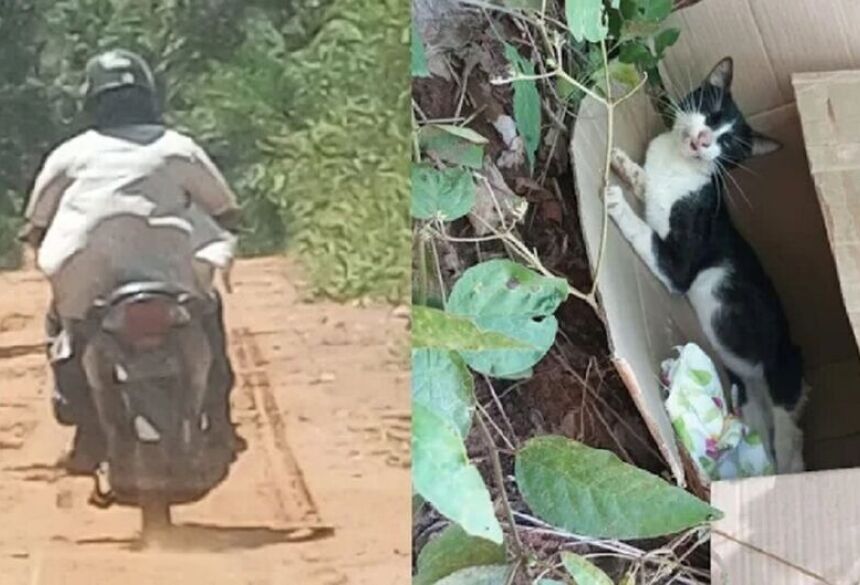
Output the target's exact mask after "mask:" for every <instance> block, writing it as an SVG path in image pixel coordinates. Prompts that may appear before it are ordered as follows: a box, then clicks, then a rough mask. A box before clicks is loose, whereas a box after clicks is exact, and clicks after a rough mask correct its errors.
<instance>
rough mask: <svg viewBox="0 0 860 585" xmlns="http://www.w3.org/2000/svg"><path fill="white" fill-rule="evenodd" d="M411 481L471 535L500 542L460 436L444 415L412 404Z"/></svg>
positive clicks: (482, 487) (484, 492)
mask: <svg viewBox="0 0 860 585" xmlns="http://www.w3.org/2000/svg"><path fill="white" fill-rule="evenodd" d="M412 483H413V485H414V486H415V489H416V491H417V492H418V493H419V494H421V496H422V497H423V498H424V499H426V500H427V501H428V502H430V503H431V504H433V506H434V507H435V508H436V509H437V510H438V511H439V513H441V514H443V515H444V516H446V517H447V518H450V519H451V520H453V521H454V522H456V523H457V524H459V525H460V526H462V527H463V530H465V531H466V532H467V533H469V534H471V535H472V536H478V537H481V538H486V539H487V540H490V541H492V542H495V543H501V542H502V528H501V527H500V526H499V521H498V520H497V519H496V515H495V513H494V511H493V502H492V501H491V500H490V493H489V492H488V491H487V487H486V486H485V485H484V480H483V479H481V474H480V473H479V472H478V470H477V468H476V467H475V466H474V465H471V464H470V463H469V460H468V458H467V456H466V449H465V447H464V446H463V439H462V438H461V437H460V435H459V434H458V433H457V430H456V429H455V428H454V427H453V426H451V425H450V424H449V423H448V422H446V421H445V420H444V419H442V418H440V417H439V416H437V415H436V414H434V413H433V412H432V411H431V410H429V409H428V408H426V407H424V406H423V405H421V404H413V405H412Z"/></svg>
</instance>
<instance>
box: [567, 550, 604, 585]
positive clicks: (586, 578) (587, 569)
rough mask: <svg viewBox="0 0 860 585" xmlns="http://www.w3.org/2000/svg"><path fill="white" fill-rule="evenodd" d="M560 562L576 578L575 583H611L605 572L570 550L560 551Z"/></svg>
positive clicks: (589, 584)
mask: <svg viewBox="0 0 860 585" xmlns="http://www.w3.org/2000/svg"><path fill="white" fill-rule="evenodd" d="M561 562H562V563H564V568H565V569H567V572H568V573H570V574H571V576H572V577H573V578H574V579H575V580H576V585H613V583H612V579H610V578H609V577H608V576H607V575H606V573H604V572H603V571H601V570H600V569H598V568H597V567H595V566H594V565H592V564H591V563H590V562H588V560H587V559H585V557H581V556H579V555H577V554H574V553H572V552H566V551H565V552H562V553H561Z"/></svg>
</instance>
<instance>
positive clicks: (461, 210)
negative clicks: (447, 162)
mask: <svg viewBox="0 0 860 585" xmlns="http://www.w3.org/2000/svg"><path fill="white" fill-rule="evenodd" d="M474 204H475V183H474V181H472V174H471V173H470V172H469V171H468V170H466V169H459V168H456V169H444V170H441V171H440V170H437V169H434V168H433V167H431V166H430V165H425V164H413V165H412V217H416V218H418V219H432V218H436V217H439V218H441V219H443V220H445V221H451V220H454V219H457V218H460V217H463V216H464V215H466V214H467V213H469V211H471V210H472V206H473V205H474Z"/></svg>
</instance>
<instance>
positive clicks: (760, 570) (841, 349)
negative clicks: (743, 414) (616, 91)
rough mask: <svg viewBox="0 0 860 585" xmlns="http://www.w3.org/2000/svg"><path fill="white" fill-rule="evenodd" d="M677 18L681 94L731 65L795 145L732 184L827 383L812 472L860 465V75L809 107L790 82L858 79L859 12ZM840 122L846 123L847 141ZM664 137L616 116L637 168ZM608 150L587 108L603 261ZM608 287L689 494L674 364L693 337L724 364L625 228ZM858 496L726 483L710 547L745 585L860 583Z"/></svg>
mask: <svg viewBox="0 0 860 585" xmlns="http://www.w3.org/2000/svg"><path fill="white" fill-rule="evenodd" d="M673 19H674V21H675V22H674V24H675V25H676V26H678V27H679V28H680V29H681V37H680V40H679V42H678V44H677V45H676V46H675V47H673V48H672V49H671V50H670V51H669V54H668V55H667V58H666V60H665V62H664V64H663V71H664V78H665V79H666V80H667V81H668V83H669V85H670V89H672V90H673V93H674V94H675V95H677V96H681V95H683V94H684V93H686V90H688V89H690V88H691V87H693V86H695V85H698V83H699V82H700V81H701V80H702V79H703V78H704V76H705V75H706V74H707V72H708V71H709V70H710V69H711V67H712V66H713V65H714V64H715V63H717V61H719V59H721V58H722V57H724V56H727V55H730V56H732V57H734V60H735V71H734V82H733V86H732V89H733V95H734V97H735V100H736V101H737V102H738V104H739V105H740V107H741V109H742V110H743V111H744V113H745V115H746V117H747V119H748V121H749V122H750V124H751V125H752V126H753V127H754V128H756V129H757V130H759V131H761V132H763V133H765V134H768V135H770V136H773V137H774V138H777V139H778V140H780V141H782V142H783V144H784V148H783V149H782V150H781V151H780V152H778V153H776V154H773V155H770V156H768V157H764V158H761V159H756V160H751V161H748V162H747V163H745V164H746V166H747V167H749V170H748V171H747V170H737V171H735V172H734V173H733V178H734V179H735V180H736V181H737V184H738V185H737V188H733V193H732V196H731V202H730V207H731V211H732V216H733V218H734V220H735V224H736V225H737V226H738V228H739V229H740V231H741V232H742V233H743V234H744V236H745V237H746V238H747V239H748V240H749V241H750V243H751V244H752V245H753V246H754V248H755V249H756V251H757V252H758V254H759V257H760V258H761V260H762V263H763V264H764V266H765V268H766V270H767V272H768V274H769V275H770V276H771V279H772V280H773V281H774V284H775V286H776V288H777V290H778V292H779V293H780V296H781V298H782V301H783V304H784V306H785V308H786V312H787V314H788V318H789V321H790V323H791V329H792V336H793V338H794V340H795V341H796V342H797V343H798V344H799V345H801V347H802V350H803V355H804V360H805V363H806V372H805V375H806V379H807V380H808V381H809V382H810V384H811V385H812V387H813V394H812V396H811V400H810V403H809V405H808V407H807V410H806V414H805V417H804V421H803V427H804V430H805V434H806V446H805V455H806V461H807V466H808V468H809V469H810V470H835V469H840V468H856V467H858V466H860V355H858V349H857V341H856V337H855V332H856V331H860V232H858V231H857V229H856V228H855V222H858V225H860V76H857V75H855V74H835V75H834V74H831V75H828V76H817V77H816V76H798V77H797V80H796V85H795V86H794V87H796V88H797V92H798V102H796V101H795V94H794V87H793V86H792V75H793V74H796V73H807V72H827V71H834V70H847V69H856V68H860V34H857V32H856V31H857V30H858V29H860V2H856V1H854V0H832V1H829V2H821V1H820V0H703V1H702V2H700V3H699V4H696V5H694V6H693V7H691V8H688V9H686V10H683V11H681V12H680V13H678V14H676V15H675V16H674V17H673ZM849 78H850V79H851V81H850V83H849V82H848V81H846V80H848V79H849ZM798 105H800V106H801V111H802V112H803V118H804V124H803V128H801V115H800V114H799V113H798ZM834 122H839V123H840V124H842V125H841V126H840V127H839V129H838V130H834V128H835V124H834ZM660 131H662V124H661V122H660V120H659V118H658V117H657V115H656V114H655V113H654V111H653V110H652V108H651V106H650V103H649V100H648V99H647V97H646V96H644V95H642V94H640V95H638V96H636V97H635V98H633V99H630V100H628V101H627V102H625V104H624V105H622V106H621V107H620V108H619V109H618V111H617V112H616V120H615V136H614V141H615V144H616V145H617V146H620V147H621V148H623V149H624V150H625V151H626V152H627V153H628V154H630V155H631V156H632V157H633V158H634V159H636V160H639V161H641V160H642V159H643V156H644V151H645V148H646V146H647V144H648V141H649V140H650V139H651V138H653V137H654V136H655V135H656V134H657V133H659V132H660ZM804 132H805V133H806V135H807V138H808V140H809V145H808V146H809V149H810V151H809V152H810V161H811V165H812V172H810V162H808V161H807V156H806V149H805V146H804V141H803V134H804ZM855 136H856V138H854V137H855ZM605 148H606V113H605V110H604V108H603V106H602V105H601V104H599V103H597V102H594V101H591V100H586V101H585V102H584V103H583V105H582V107H581V110H580V113H579V116H578V118H577V121H576V126H575V129H574V135H573V143H572V145H571V150H572V156H573V163H574V169H575V176H576V189H577V194H578V202H579V207H580V218H581V221H582V226H583V233H584V237H585V241H586V246H587V248H588V251H589V257H590V259H591V262H592V265H594V263H595V262H596V256H597V254H598V250H599V243H600V236H601V231H602V225H603V204H602V199H601V197H600V192H601V189H602V187H603V174H602V173H603V164H604V157H605ZM813 175H814V177H815V182H813ZM816 185H817V186H818V187H819V192H820V197H819V194H817V193H816ZM852 194H856V195H854V196H852ZM631 201H632V197H631ZM819 201H820V202H821V204H819ZM822 210H823V213H822ZM828 236H829V237H830V240H831V241H832V246H831V242H830V241H828ZM599 291H600V295H601V300H602V304H603V307H604V309H605V315H604V320H605V322H606V325H607V329H608V332H609V339H610V344H611V347H612V349H613V353H614V356H615V359H616V365H617V367H618V369H619V371H620V372H621V374H622V377H623V378H624V380H625V382H626V384H627V386H628V388H629V390H630V392H631V395H632V396H633V398H634V400H635V401H636V402H637V404H638V406H639V408H640V410H641V411H642V413H643V415H644V416H645V419H646V422H647V423H648V426H649V429H650V430H651V432H652V433H653V435H654V438H655V439H656V441H657V444H658V446H659V448H660V450H661V452H662V453H663V455H664V456H665V457H666V460H667V461H668V463H669V466H670V468H671V469H672V472H673V474H674V475H675V478H676V480H677V482H678V483H679V484H680V485H686V484H687V483H688V480H691V479H692V477H691V474H690V472H689V467H688V469H687V471H686V472H685V463H684V457H683V456H682V454H681V453H680V451H679V449H678V444H677V442H676V441H675V436H674V431H673V429H672V426H671V424H670V422H669V420H668V416H667V415H666V412H665V409H664V407H663V402H662V394H661V389H660V384H659V367H660V362H661V361H662V360H663V359H665V358H667V357H669V356H670V355H671V354H672V347H674V346H676V345H679V344H682V343H685V342H687V341H694V342H697V343H699V344H700V345H701V346H702V348H703V349H705V351H707V352H709V353H710V354H711V355H712V356H714V357H715V358H716V356H715V354H714V353H713V352H712V351H711V348H710V347H709V345H708V344H707V343H706V342H705V340H704V336H703V334H702V332H701V330H700V328H699V325H698V323H697V320H696V318H695V315H694V314H693V312H692V309H691V307H690V306H689V303H688V302H687V301H686V300H685V299H683V298H678V297H672V296H670V295H669V294H668V293H667V291H666V290H665V289H664V288H663V286H662V285H661V284H660V283H659V282H658V281H657V280H656V279H655V278H654V277H653V275H652V274H651V273H650V272H649V270H648V269H647V268H646V267H645V266H644V264H642V262H641V261H640V260H639V259H638V257H637V256H636V255H635V254H634V252H633V251H632V249H631V248H630V246H629V245H628V244H627V243H626V241H625V240H624V239H623V238H622V236H621V235H620V234H619V232H618V231H617V229H616V227H615V226H614V225H610V227H609V237H608V241H607V246H606V258H605V260H604V264H603V267H602V268H601V275H600V282H599ZM846 306H847V309H846ZM849 316H850V318H849ZM852 323H853V324H854V328H853V329H852ZM715 361H718V360H716V359H715ZM858 491H860V469H853V470H850V471H821V472H819V473H805V474H801V475H798V476H780V477H770V478H757V479H751V480H740V481H732V482H717V483H715V484H713V485H712V489H711V501H712V503H713V504H714V505H715V506H716V507H718V508H721V509H723V510H724V511H726V513H727V517H726V519H725V520H723V521H721V522H719V523H717V525H716V529H717V531H718V532H720V533H722V534H724V535H726V536H720V535H719V534H718V533H715V535H714V538H713V542H712V551H713V553H714V560H713V562H712V565H713V567H714V570H715V572H716V570H717V567H718V565H719V566H721V567H722V571H721V574H723V575H725V578H726V579H728V581H727V582H728V583H730V584H735V585H771V584H773V585H777V584H779V585H784V584H785V585H793V584H795V583H804V584H805V583H822V582H825V583H834V584H835V583H840V584H842V583H860V504H858V503H857V501H855V498H853V497H852V496H853V495H854V493H855V492H858ZM856 500H860V498H856ZM835 505H838V506H840V508H839V509H838V510H835V509H834V506H835ZM737 541H740V542H743V543H745V544H738V542H737ZM776 558H781V559H782V560H779V561H777V560H775V559H776ZM816 575H817V576H816ZM714 582H715V583H717V582H722V581H716V580H715V581H714Z"/></svg>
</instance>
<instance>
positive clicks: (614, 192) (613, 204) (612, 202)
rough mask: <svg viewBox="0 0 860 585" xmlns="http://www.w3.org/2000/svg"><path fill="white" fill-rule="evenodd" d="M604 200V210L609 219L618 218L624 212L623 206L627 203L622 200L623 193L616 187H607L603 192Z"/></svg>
mask: <svg viewBox="0 0 860 585" xmlns="http://www.w3.org/2000/svg"><path fill="white" fill-rule="evenodd" d="M603 196H604V197H605V198H606V208H607V210H608V211H609V215H610V216H611V217H618V216H619V215H621V213H622V212H623V211H624V205H625V204H626V203H627V202H626V201H625V200H624V192H623V191H622V190H621V187H619V186H618V185H609V186H608V187H606V190H605V191H604V192H603Z"/></svg>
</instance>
